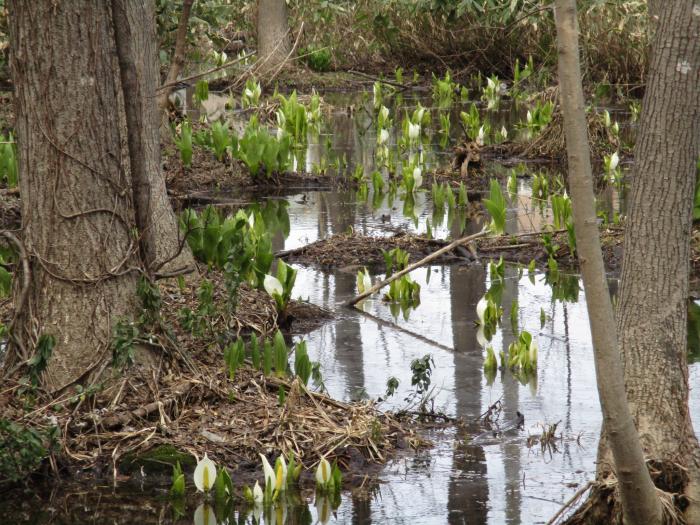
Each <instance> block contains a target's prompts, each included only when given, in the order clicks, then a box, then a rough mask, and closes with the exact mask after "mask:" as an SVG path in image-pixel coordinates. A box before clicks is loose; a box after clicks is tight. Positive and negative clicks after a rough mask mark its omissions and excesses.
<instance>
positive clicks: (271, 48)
mask: <svg viewBox="0 0 700 525" xmlns="http://www.w3.org/2000/svg"><path fill="white" fill-rule="evenodd" d="M290 42H291V41H290V38H289V21H288V19H287V3H286V2H285V0H258V64H260V66H259V68H260V69H259V72H260V74H262V75H264V74H265V73H267V72H274V71H275V70H276V69H277V68H278V67H280V65H281V64H282V63H283V62H284V61H285V60H286V59H287V55H289V52H290V50H291V43H290Z"/></svg>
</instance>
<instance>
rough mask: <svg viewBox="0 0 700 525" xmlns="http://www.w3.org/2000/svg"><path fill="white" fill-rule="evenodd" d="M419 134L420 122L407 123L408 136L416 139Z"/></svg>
mask: <svg viewBox="0 0 700 525" xmlns="http://www.w3.org/2000/svg"><path fill="white" fill-rule="evenodd" d="M419 136H420V124H413V123H411V122H409V123H408V138H409V139H411V140H416V139H417V138H418V137H419Z"/></svg>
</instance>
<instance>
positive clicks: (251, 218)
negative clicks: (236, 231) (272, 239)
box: [248, 213, 255, 228]
mask: <svg viewBox="0 0 700 525" xmlns="http://www.w3.org/2000/svg"><path fill="white" fill-rule="evenodd" d="M248 226H250V227H251V228H254V227H255V213H251V214H250V215H248Z"/></svg>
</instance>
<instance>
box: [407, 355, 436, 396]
mask: <svg viewBox="0 0 700 525" xmlns="http://www.w3.org/2000/svg"><path fill="white" fill-rule="evenodd" d="M434 366H435V361H434V360H433V356H432V355H431V354H426V355H424V356H423V357H421V358H418V359H414V360H413V361H411V386H413V387H415V388H416V392H417V393H418V394H424V393H426V392H427V391H428V389H429V388H430V383H431V375H432V373H433V367H434Z"/></svg>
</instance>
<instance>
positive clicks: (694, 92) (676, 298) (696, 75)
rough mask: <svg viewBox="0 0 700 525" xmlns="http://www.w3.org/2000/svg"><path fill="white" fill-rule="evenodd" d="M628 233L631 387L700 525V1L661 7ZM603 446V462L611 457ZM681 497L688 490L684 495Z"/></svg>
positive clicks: (646, 431)
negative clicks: (699, 339)
mask: <svg viewBox="0 0 700 525" xmlns="http://www.w3.org/2000/svg"><path fill="white" fill-rule="evenodd" d="M657 7H658V13H657V14H658V21H657V23H656V33H655V36H654V40H653V43H652V55H651V61H650V71H649V76H648V80H647V86H646V91H645V95H644V101H643V105H642V117H641V121H640V125H639V134H638V138H637V143H636V145H635V150H634V156H635V167H634V172H633V178H632V184H631V191H630V194H629V197H628V198H629V201H628V202H629V204H628V209H629V211H628V214H627V218H626V228H625V244H624V258H623V265H622V282H621V286H620V291H619V303H618V309H617V314H618V317H617V327H618V331H619V334H620V345H621V349H622V356H623V362H624V367H625V386H626V390H627V396H628V400H629V403H630V408H631V410H632V414H633V416H634V419H635V422H636V424H637V428H638V430H639V434H640V437H641V441H642V446H643V447H644V451H645V453H646V455H647V457H649V458H651V459H653V460H654V461H656V462H661V464H662V465H663V464H665V465H666V466H669V465H671V464H672V463H674V462H675V463H679V464H681V465H682V466H683V467H685V468H686V469H688V475H689V477H690V482H689V484H688V486H687V487H685V493H686V495H687V496H689V497H690V498H694V502H693V503H691V505H690V507H689V508H688V511H687V512H688V513H689V514H688V515H687V517H686V519H687V522H688V523H700V510H699V509H698V507H699V506H700V471H699V465H700V449H699V448H698V442H697V439H696V437H695V434H694V432H693V427H692V422H691V420H690V414H689V409H688V362H687V355H688V353H687V308H688V303H687V301H688V296H689V283H688V276H689V273H690V266H689V261H690V256H691V253H690V236H691V231H692V210H693V194H694V187H695V178H696V167H695V163H696V160H697V158H698V155H699V154H700V16H698V14H697V12H696V10H697V2H696V3H693V2H665V3H663V4H661V3H659V5H658V6H657ZM608 454H609V451H608V442H607V440H603V441H602V442H601V447H600V450H599V456H600V457H601V458H603V459H604V458H605V457H606V456H608ZM599 465H601V467H600V468H599V475H605V472H604V468H603V467H602V464H600V463H599ZM678 491H683V487H678Z"/></svg>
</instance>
